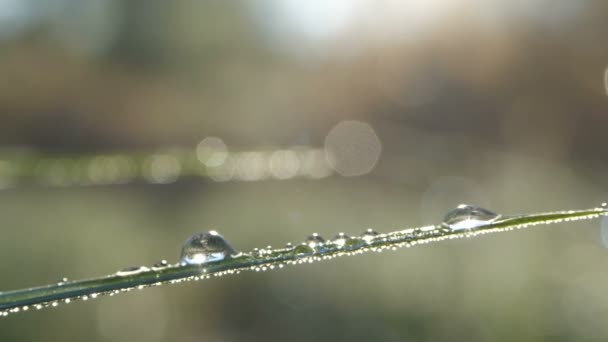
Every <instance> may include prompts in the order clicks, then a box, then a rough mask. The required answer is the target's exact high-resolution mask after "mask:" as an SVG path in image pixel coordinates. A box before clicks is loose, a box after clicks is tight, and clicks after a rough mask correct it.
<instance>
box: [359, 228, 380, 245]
mask: <svg viewBox="0 0 608 342" xmlns="http://www.w3.org/2000/svg"><path fill="white" fill-rule="evenodd" d="M376 236H378V232H377V231H375V230H373V229H371V228H369V229H366V230H365V231H364V232H363V234H362V235H361V238H362V239H363V240H364V241H365V242H366V243H370V242H371V241H372V239H373V238H375V237H376Z"/></svg>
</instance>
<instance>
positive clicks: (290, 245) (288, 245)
mask: <svg viewBox="0 0 608 342" xmlns="http://www.w3.org/2000/svg"><path fill="white" fill-rule="evenodd" d="M285 248H293V244H292V243H291V242H288V243H286V244H285Z"/></svg>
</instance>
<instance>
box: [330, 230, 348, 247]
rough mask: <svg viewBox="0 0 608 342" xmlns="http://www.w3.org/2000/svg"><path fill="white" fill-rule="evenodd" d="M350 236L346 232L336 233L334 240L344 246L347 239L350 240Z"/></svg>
mask: <svg viewBox="0 0 608 342" xmlns="http://www.w3.org/2000/svg"><path fill="white" fill-rule="evenodd" d="M349 238H350V236H348V235H346V234H344V233H338V235H336V237H335V238H334V240H333V242H334V243H335V244H336V245H338V246H340V247H342V246H344V244H346V240H348V239H349Z"/></svg>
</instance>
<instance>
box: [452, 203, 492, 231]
mask: <svg viewBox="0 0 608 342" xmlns="http://www.w3.org/2000/svg"><path fill="white" fill-rule="evenodd" d="M499 217H500V215H498V214H496V213H494V212H491V211H489V210H488V209H485V208H482V207H479V206H476V205H469V204H461V205H459V206H457V207H456V208H455V209H452V210H450V211H449V212H448V213H447V214H446V215H445V217H444V218H443V225H444V226H445V227H448V228H450V229H452V230H463V229H472V228H476V227H479V226H484V225H486V224H489V223H492V222H493V221H495V220H496V219H497V218H499Z"/></svg>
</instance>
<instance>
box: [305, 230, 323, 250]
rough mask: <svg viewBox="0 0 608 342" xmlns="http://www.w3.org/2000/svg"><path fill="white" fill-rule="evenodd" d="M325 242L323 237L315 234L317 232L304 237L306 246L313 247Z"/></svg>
mask: <svg viewBox="0 0 608 342" xmlns="http://www.w3.org/2000/svg"><path fill="white" fill-rule="evenodd" d="M324 242H325V239H324V238H323V237H322V236H321V235H319V234H317V233H313V234H312V235H311V236H309V237H307V238H306V244H308V246H310V247H312V248H315V247H316V246H318V245H322V244H323V243H324Z"/></svg>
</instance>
